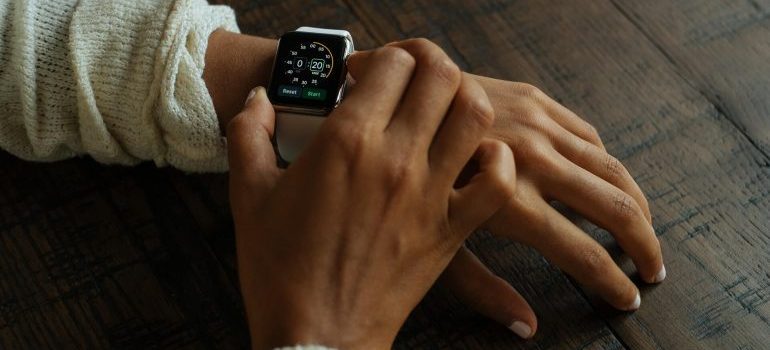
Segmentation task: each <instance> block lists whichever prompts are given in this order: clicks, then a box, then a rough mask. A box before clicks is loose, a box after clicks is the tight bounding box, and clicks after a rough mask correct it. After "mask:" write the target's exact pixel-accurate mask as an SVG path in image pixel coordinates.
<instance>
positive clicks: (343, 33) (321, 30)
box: [297, 27, 351, 37]
mask: <svg viewBox="0 0 770 350" xmlns="http://www.w3.org/2000/svg"><path fill="white" fill-rule="evenodd" d="M297 31H298V32H306V33H318V34H331V35H339V36H346V37H351V35H350V32H348V31H347V30H342V29H326V28H318V27H299V28H297Z"/></svg>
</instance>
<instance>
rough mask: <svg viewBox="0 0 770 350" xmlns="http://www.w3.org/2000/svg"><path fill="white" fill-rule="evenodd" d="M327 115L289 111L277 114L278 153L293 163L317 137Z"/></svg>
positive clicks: (276, 136) (276, 137) (276, 135)
mask: <svg viewBox="0 0 770 350" xmlns="http://www.w3.org/2000/svg"><path fill="white" fill-rule="evenodd" d="M324 120H326V117H324V116H320V115H306V114H297V113H289V112H278V113H276V114H275V140H276V145H277V148H278V155H279V156H280V157H281V158H282V159H283V160H285V161H287V162H289V163H291V162H293V161H294V159H295V158H297V156H298V155H299V154H300V153H301V152H302V150H304V149H305V147H306V146H307V144H308V143H310V141H311V140H312V139H313V138H314V137H315V134H316V133H317V132H318V129H319V128H320V127H321V124H323V122H324Z"/></svg>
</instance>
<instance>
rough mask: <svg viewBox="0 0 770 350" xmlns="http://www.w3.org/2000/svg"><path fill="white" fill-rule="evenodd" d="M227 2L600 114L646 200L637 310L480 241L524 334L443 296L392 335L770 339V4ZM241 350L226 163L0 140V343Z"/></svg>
mask: <svg viewBox="0 0 770 350" xmlns="http://www.w3.org/2000/svg"><path fill="white" fill-rule="evenodd" d="M227 3H229V4H231V5H232V6H233V7H234V8H235V9H236V13H237V14H238V18H239V24H240V25H241V28H242V30H243V31H245V32H248V33H251V34H257V35H262V36H273V37H275V36H277V35H279V34H280V33H282V32H284V31H287V30H291V29H293V28H295V27H298V26H300V25H316V26H326V27H341V28H346V29H348V30H350V31H351V32H352V33H353V35H354V36H355V38H356V44H357V46H358V47H359V48H370V47H375V46H377V45H380V44H383V43H386V42H389V41H392V40H397V39H402V38H406V37H427V38H429V39H431V40H434V41H435V42H437V43H439V45H441V46H442V47H443V48H444V49H445V50H446V51H447V52H448V53H449V54H450V56H452V57H453V58H454V59H455V60H456V61H457V62H458V63H459V64H460V65H461V66H462V67H463V68H464V69H466V70H469V71H472V72H474V73H478V74H483V75H489V76H494V77H499V78H504V79H509V80H517V81H526V82H530V83H533V84H535V85H537V86H539V87H541V88H543V90H545V91H546V92H547V93H549V94H550V95H552V96H554V97H555V98H557V99H558V100H559V101H561V102H563V103H564V104H565V105H567V106H568V107H569V108H571V109H573V110H574V111H576V112H578V113H579V114H581V115H582V116H584V117H585V118H586V119H587V120H589V121H590V122H592V123H593V124H594V125H596V126H597V128H598V129H599V131H600V133H601V135H602V138H603V140H604V142H605V143H606V145H607V148H608V150H609V151H610V152H611V153H613V154H615V155H616V156H617V157H618V158H620V159H621V160H622V161H623V163H624V164H625V165H626V166H627V167H628V168H629V169H630V171H631V173H632V174H634V175H635V177H636V178H637V180H638V181H639V183H640V185H641V187H642V188H643V189H644V190H645V192H646V193H647V194H648V197H649V199H650V205H651V208H652V212H653V216H654V219H655V228H656V231H657V233H658V235H659V238H660V240H661V243H662V246H663V249H664V255H665V258H666V263H667V268H668V271H669V276H668V279H667V280H666V282H665V283H663V284H661V285H658V286H644V285H643V287H642V300H643V301H642V308H641V309H640V310H639V311H638V312H636V313H633V314H625V313H617V312H615V311H612V310H610V309H609V308H608V307H607V306H606V305H604V303H602V302H601V301H599V300H598V299H597V298H595V296H594V295H593V294H592V293H591V292H590V291H586V290H583V289H581V287H580V286H579V285H576V284H574V283H573V282H572V281H571V280H569V279H568V278H566V277H565V276H564V275H562V274H561V273H560V272H559V271H558V270H557V269H555V268H554V267H552V266H551V265H549V264H548V262H547V261H545V260H544V259H542V258H541V257H539V255H538V254H537V253H536V252H534V251H532V250H530V249H529V248H526V247H522V246H520V245H518V244H516V243H512V242H508V241H505V240H502V239H499V238H495V237H492V236H491V235H489V234H486V233H480V234H478V235H476V236H475V237H474V238H473V239H472V240H471V241H470V242H469V246H470V248H471V249H472V250H474V251H475V252H477V253H478V255H479V256H480V257H481V259H482V260H483V261H485V262H486V263H487V264H488V265H489V266H490V267H491V268H492V269H493V270H494V271H495V272H496V273H498V274H499V275H500V276H502V277H503V278H505V279H506V280H507V281H509V282H511V283H512V285H514V286H515V287H516V288H517V289H519V291H521V292H522V294H523V295H524V296H525V297H527V298H528V300H529V301H530V302H531V303H532V305H533V307H534V309H535V311H536V312H537V314H538V317H539V322H540V329H539V333H538V335H537V336H536V338H535V339H534V340H532V341H527V342H524V341H520V340H518V339H517V338H515V336H514V335H513V334H511V332H510V331H508V330H506V329H505V328H503V327H501V326H499V325H497V324H494V323H493V322H491V321H488V320H486V319H484V318H483V317H481V316H479V315H477V314H475V313H473V312H472V311H470V310H469V309H468V308H466V307H465V306H463V305H461V304H460V303H459V302H458V301H457V300H456V299H455V298H454V297H453V296H452V295H450V294H449V293H447V292H446V291H445V290H442V289H441V288H435V289H434V290H432V291H431V292H430V294H429V295H428V297H427V298H426V300H425V301H424V302H423V303H422V304H421V305H420V306H419V307H418V308H417V309H416V310H415V312H414V313H413V314H412V315H411V316H410V318H409V320H408V322H407V324H406V325H405V327H404V329H403V330H402V332H401V333H400V334H399V337H398V339H397V343H396V347H397V348H427V349H433V348H474V349H516V348H520V349H573V348H575V349H577V348H580V349H582V348H588V349H594V348H596V349H618V348H632V349H658V348H662V349H696V348H720V349H766V348H768V346H770V345H768V344H770V302H768V301H770V273H769V272H768V270H770V157H769V156H768V154H770V117H769V116H768V112H769V110H770V107H768V106H770V102H768V101H769V100H770V98H768V97H770V96H768V94H769V92H770V71H768V70H769V69H770V68H768V67H770V66H769V65H768V64H767V62H770V46H769V45H768V43H770V33H769V32H768V20H767V18H768V16H767V14H768V12H769V11H770V4H769V3H768V2H766V1H765V2H761V1H727V0H698V1H683V0H680V1H662V0H652V1H626V0H612V1H609V0H602V1H587V0H585V1H582V0H581V1H571V0H560V1H549V2H542V1H534V0H516V1H492V0H482V1H442V2H434V1H427V0H421V1H389V2H373V1H372V2H366V1H353V0H345V1H342V0H337V1H331V0H330V1H278V0H271V1H250V0H231V1H227ZM580 223H581V226H582V227H583V228H585V229H586V230H587V231H589V232H590V233H591V234H592V235H595V236H596V237H597V239H599V240H601V241H602V242H604V243H605V244H606V245H607V246H608V247H610V248H611V249H612V250H613V251H614V252H615V253H616V254H615V255H616V257H617V258H618V261H619V262H621V263H622V265H623V266H624V268H626V269H628V270H629V271H631V266H630V264H629V263H628V261H626V259H625V258H624V257H623V256H622V255H620V254H619V252H618V251H617V248H616V247H615V246H614V245H613V243H612V240H611V239H610V237H609V235H608V234H607V233H606V232H603V231H602V230H599V229H597V228H595V227H593V226H591V225H590V224H588V223H585V222H582V221H580ZM247 344H248V335H247V331H246V328H245V323H244V319H243V312H242V308H241V302H240V296H239V294H238V287H237V275H236V271H235V259H234V240H233V233H232V223H231V221H230V217H229V212H228V208H227V191H226V179H225V177H224V176H223V175H185V174H182V173H180V172H178V171H175V170H171V169H156V168H154V167H153V166H151V165H141V166H138V167H135V168H121V167H107V166H102V165H99V164H96V163H94V162H92V161H91V160H89V159H73V160H69V161H65V162H58V163H53V164H34V163H28V162H24V161H21V160H18V159H15V158H13V157H11V156H9V155H7V154H4V153H0V349H45V348H66V349H69V348H73V349H74V348H78V349H86V348H89V349H90V348H120V349H151V348H190V349H210V348H223V349H237V348H246V347H247Z"/></svg>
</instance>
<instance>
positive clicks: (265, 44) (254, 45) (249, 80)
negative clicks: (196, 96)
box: [203, 29, 276, 130]
mask: <svg viewBox="0 0 770 350" xmlns="http://www.w3.org/2000/svg"><path fill="white" fill-rule="evenodd" d="M275 49H276V41H275V40H273V39H266V38H260V37H257V36H251V35H244V34H238V33H233V32H228V31H226V30H223V29H219V30H216V31H214V32H213V33H211V35H210V36H209V41H208V48H207V50H206V57H205V60H206V62H205V68H204V70H203V80H204V81H205V82H206V87H207V88H208V90H209V94H210V95H211V100H212V102H213V103H214V109H215V110H216V113H217V118H218V119H219V127H220V130H225V127H226V126H227V123H228V122H229V121H230V119H232V117H234V116H235V115H236V114H238V112H240V110H241V108H242V107H243V101H244V100H246V96H247V95H248V94H249V91H251V89H252V88H254V87H256V86H267V84H268V80H269V79H270V70H271V69H272V65H273V57H274V56H275Z"/></svg>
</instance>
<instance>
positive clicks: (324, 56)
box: [284, 41, 334, 86]
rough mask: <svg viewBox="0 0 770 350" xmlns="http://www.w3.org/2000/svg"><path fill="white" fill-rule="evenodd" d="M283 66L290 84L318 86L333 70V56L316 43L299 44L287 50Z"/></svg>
mask: <svg viewBox="0 0 770 350" xmlns="http://www.w3.org/2000/svg"><path fill="white" fill-rule="evenodd" d="M284 65H285V66H286V70H285V73H286V75H288V76H290V77H291V80H290V81H291V83H292V84H298V85H300V86H318V85H319V84H320V83H321V81H323V80H326V79H327V78H329V75H330V74H331V72H332V70H333V69H334V55H332V53H331V50H329V48H328V47H326V45H324V44H322V43H319V42H317V41H313V42H301V43H299V44H297V45H296V46H295V47H292V48H291V49H290V50H289V58H287V59H286V60H285V61H284Z"/></svg>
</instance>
